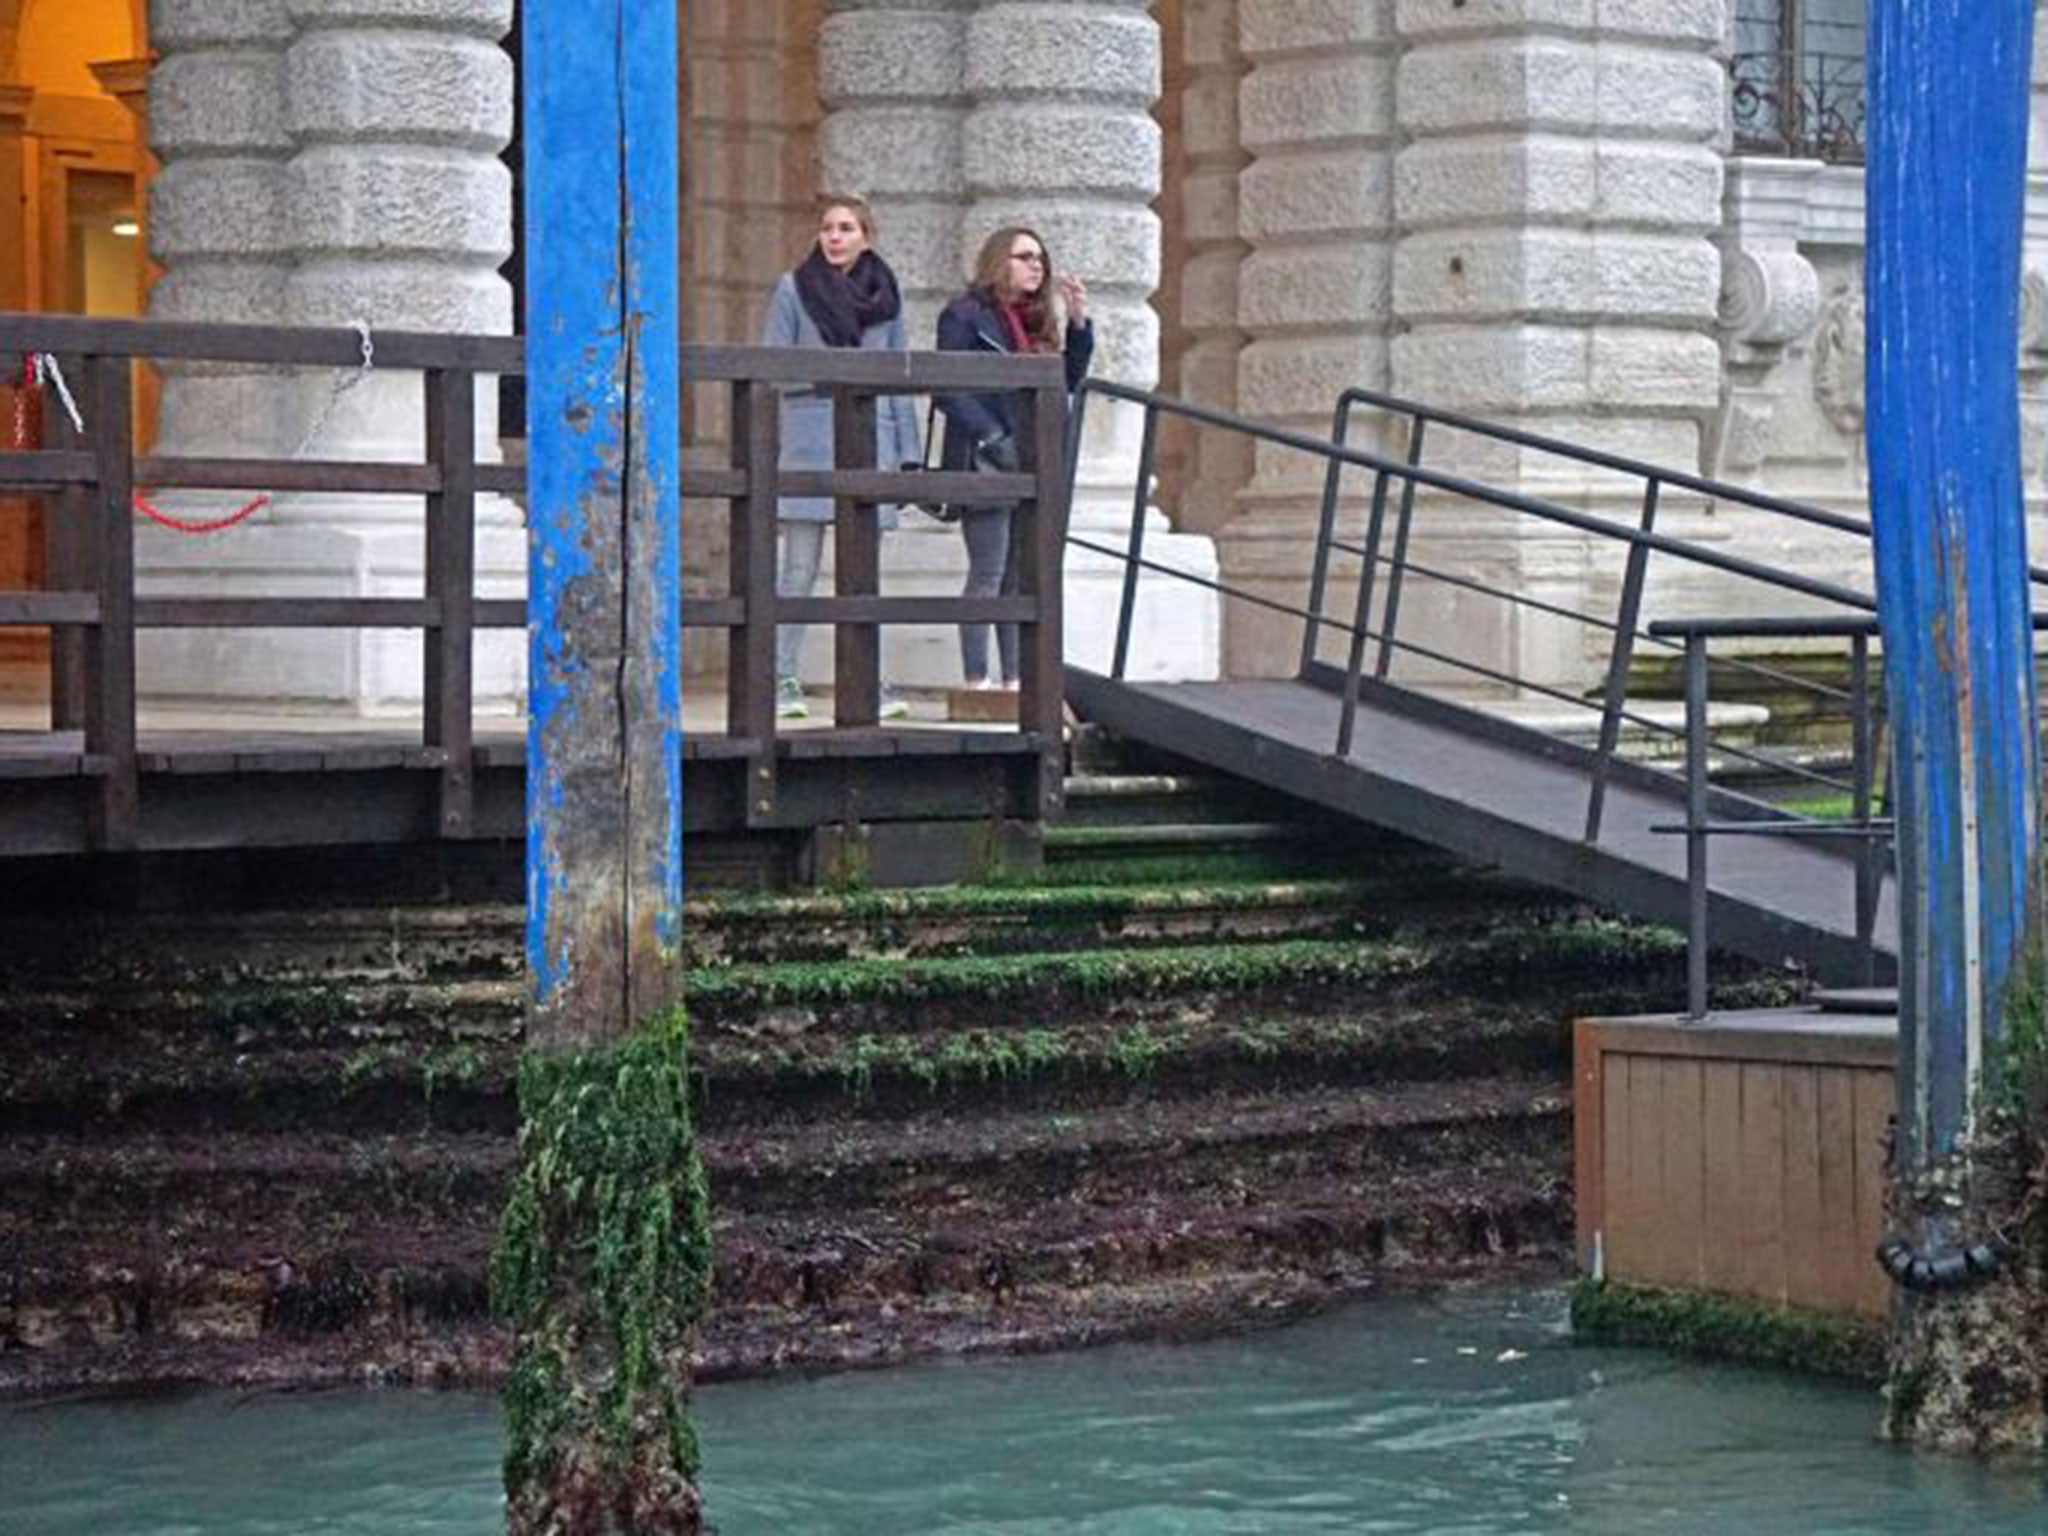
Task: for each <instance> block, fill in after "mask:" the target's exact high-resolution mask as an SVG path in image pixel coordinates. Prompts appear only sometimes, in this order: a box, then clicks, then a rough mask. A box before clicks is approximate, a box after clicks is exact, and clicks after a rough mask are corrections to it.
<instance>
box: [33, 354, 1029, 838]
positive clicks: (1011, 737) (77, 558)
mask: <svg viewBox="0 0 2048 1536" xmlns="http://www.w3.org/2000/svg"><path fill="white" fill-rule="evenodd" d="M29 354H42V355H46V356H48V357H52V358H55V359H57V361H58V365H59V368H60V369H61V374H62V377H63V378H64V379H65V380H67V381H68V384H67V389H68V391H69V392H70V393H71V394H72V395H73V397H74V402H75V405H76V408H77V415H78V419H79V421H80V422H81V423H82V425H83V431H82V432H80V431H79V430H77V428H76V427H74V425H73V423H72V421H71V419H70V411H69V409H68V408H67V407H66V406H65V404H64V401H63V400H62V399H61V398H60V396H59V395H58V393H57V391H56V388H55V385H54V380H55V378H56V374H54V373H53V374H52V375H51V378H52V384H51V386H50V387H49V388H48V389H47V391H46V394H47V398H46V399H45V400H44V401H43V402H42V405H43V409H42V420H43V423H44V428H45V430H44V433H43V438H42V442H41V444H40V445H39V446H36V447H32V448H26V447H25V448H17V449H11V450H8V451H4V452H0V515H10V514H11V515H16V516H22V515H31V516H32V515H36V514H37V513H39V514H40V519H41V526H42V535H41V536H42V537H43V539H44V540H45V543H46V547H47V561H46V567H47V577H46V584H45V588H44V589H43V590H38V591H12V592H0V628H13V629H17V630H19V629H32V630H41V631H46V632H47V633H48V635H49V636H50V641H49V657H50V661H49V698H50V711H49V716H48V719H47V721H46V722H36V723H34V724H32V725H30V726H29V727H28V728H25V729H13V730H7V731H0V856H23V855H63V854H81V853H107V852H125V851H169V850H188V849H202V848H238V847H275V846H291V845H302V844H347V845H363V844H391V843H422V842H427V843H431V842H458V843H459V842H464V841H474V840H481V839H494V838H495V839H505V838H510V839H514V840H516V839H518V838H519V837H520V836H521V834H522V831H523V827H524V820H525V799H524V795H525V791H524V787H523V770H524V766H525V761H526V751H527V738H526V731H525V727H524V725H523V724H522V723H520V722H517V721H503V722H501V723H497V724H493V723H490V722H488V721H486V722H483V723H479V722H478V720H477V719H476V718H475V715H474V711H473V706H472V698H471V693H472V689H471V657H472V648H473V643H474V638H475V636H476V634H477V632H478V631H479V630H487V629H517V630H523V629H524V627H525V625H526V604H525V603H524V602H523V601H518V600H509V601H508V600H499V599H486V598H480V597H478V596H477V595H476V592H475V527H476V504H477V498H478V496H479V495H481V494H484V493H491V492H496V493H500V494H503V495H507V496H512V497H515V498H516V497H519V496H521V495H523V493H524V490H525V475H524V472H523V470H521V469H519V468H517V467H514V466H510V465H506V464H502V463H497V462H493V461H492V460H493V459H494V458H495V455H486V454H484V453H481V452H480V451H479V448H480V445H479V442H478V439H477V435H476V428H475V423H476V410H475V402H476V381H477V379H478V377H479V376H480V375H497V376H501V377H505V376H514V375H517V374H519V373H521V372H522V371H523V370H524V368H525V358H524V347H523V344H522V343H521V341H520V340H519V339H518V338H515V337H490V338H487V337H466V336H435V335H408V334H391V333H380V334H378V335H377V336H376V337H375V357H376V364H377V368H378V369H379V371H380V372H404V373H411V374H413V375H415V376H417V377H418V378H419V380H420V389H421V394H420V399H421V406H420V409H421V412H422V424H423V427H424V432H423V441H424V443H425V452H424V454H423V456H422V457H421V458H420V459H419V460H417V461H414V462H375V463H370V462H354V461H350V462H336V461H308V460H280V459H262V458H232V459H222V458H193V457H166V456H161V455H142V456H138V454H137V453H136V450H135V438H136V433H135V426H134V422H135V414H136V413H135V400H136V382H137V375H138V368H139V367H143V366H151V365H161V364H171V365H179V366H189V365H195V364H200V365H207V364H211V365H231V366H235V367H240V368H269V369H277V370H289V369H301V370H305V369H325V370H336V369H351V368H354V367H356V366H358V365H359V362H360V355H361V339H360V337H359V336H358V335H357V333H356V332H354V331H347V330H333V331H312V330H307V331H281V330H276V329H267V328H255V327H238V326H225V325H182V324H167V323H162V322H130V321H88V320H79V319H71V318H63V317H45V316H27V315H0V356H6V357H8V358H10V359H19V358H21V357H23V356H24V355H29ZM683 373H684V377H685V378H686V380H688V381H689V383H690V384H691V385H692V386H693V387H695V388H696V389H698V390H718V391H722V392H723V393H724V395H725V397H726V403H727V406H728V409H729V412H730V420H731V422H732V434H731V437H732V452H731V458H730V462H729V464H727V465H726V466H723V467H709V468H706V467H699V468H686V469H685V470H684V471H683V482H682V487H681V490H682V495H683V496H684V497H685V498H688V499H691V500H692V501H694V502H695V503H696V504H697V505H699V506H701V507H703V508H704V514H705V515H713V516H716V515H719V514H718V513H717V512H716V511H713V510H712V509H713V508H716V507H718V506H719V505H720V504H722V505H723V508H724V512H723V515H724V517H725V519H726V524H727V529H728V533H729V537H728V543H729V547H730V551H731V558H730V566H729V572H728V579H727V581H726V583H725V584H724V586H723V587H722V588H721V589H719V590H714V591H709V592H703V593H695V594H686V596H685V599H684V607H683V623H684V624H685V626H689V627H694V628H697V629H711V630H716V631H721V632H723V634H724V636H725V640H726V658H727V663H728V664H727V666H726V668H725V672H726V680H725V684H724V688H723V694H722V697H720V698H714V699H710V700H706V701H704V702H705V704H706V706H707V707H706V708H704V709H700V710H695V711H693V715H694V716H695V718H694V720H693V724H695V725H696V726H698V727H699V728H698V729H695V730H693V731H691V732H690V733H688V734H687V735H686V737H685V740H684V743H683V753H684V757H685V759H686V762H687V763H688V765H689V772H690V778H689V785H690V789H689V794H688V796H687V797H686V805H685V808H684V820H685V827H686V830H689V831H692V832H697V833H766V834H770V835H775V834H781V833H795V832H802V831H807V830H809V829H813V828H817V827H821V826H836V825H840V824H842V823H852V822H857V823H859V824H861V825H862V826H867V827H872V826H875V825H884V826H888V825H923V826H927V827H929V826H935V825H936V826H944V825H945V824H947V823H951V824H953V825H954V826H955V827H956V828H957V826H958V824H959V822H961V821H962V820H970V819H972V820H978V821H980V822H983V823H986V822H987V821H989V820H990V819H995V820H997V821H1002V820H1013V821H1016V822H1019V823H1024V824H1035V823H1036V822H1037V821H1038V820H1039V819H1040V818H1041V817H1042V816H1043V815H1044V813H1045V811H1046V810H1047V809H1048V808H1049V807H1050V806H1052V805H1054V804H1055V803H1056V802H1057V800H1058V797H1059V794H1060V783H1061V778H1060V772H1059V750H1060V722H1061V713H1060V712H1061V694H1062V687H1061V674H1060V641H1059V636H1060V618H1059V584H1058V582H1057V581H1056V580H1051V579H1048V573H1051V572H1056V571H1057V570H1058V550H1059V543H1058V541H1059V537H1060V532H1061V529H1062V526H1063V523H1064V517H1063V515H1062V512H1063V507H1064V492H1063V489H1062V486H1063V478H1062V477H1063V473H1064V463H1063V459H1062V456H1061V453H1060V446H1061V444H1062V440H1063V432H1064V426H1065V420H1066V402H1065V397H1064V382H1063V379H1062V377H1061V372H1060V367H1059V364H1058V361H1057V360H1056V359H1055V360H1051V361H1047V360H1045V359H1033V358H1026V359H1013V358H996V357H974V356H967V355H964V354H896V355H882V354H876V353H855V354H845V353H831V352H824V351H806V352H784V351H775V350H766V349H759V348H736V349H707V348H695V347H692V348H685V349H684V355H683ZM792 389H803V390H809V391H822V392H825V393H828V394H830V395H831V396H832V397H833V399H834V401H835V410H836V411H837V413H838V422H839V426H840V431H839V434H838V440H839V441H840V442H842V443H847V442H852V443H872V442H873V441H874V436H873V431H872V428H871V425H870V423H871V422H872V417H873V411H874V409H875V404H874V402H875V400H876V398H877V396H878V395H881V394H894V393H923V392H929V391H932V390H935V389H948V390H953V389H959V390H974V391H983V390H989V389H1010V390H1019V391H1022V392H1024V393H1025V394H1026V395H1027V396H1028V397H1029V398H1030V399H1031V400H1032V401H1033V402H1034V410H1035V411H1036V414H1037V421H1038V427H1037V429H1036V433H1035V440H1034V441H1033V442H1032V443H1031V444H1030V445H1029V446H1028V449H1027V459H1026V463H1025V466H1024V468H1023V469H1022V471H1021V472H1020V473H1018V474H1016V475H1011V476H1003V477H989V476H976V477H974V478H973V479H972V481H971V482H970V480H969V477H967V476H966V475H961V474H953V475H948V474H940V473H929V474H908V473H903V472H899V471H898V470H896V469H893V468H892V469H889V470H886V471H883V470H877V469H875V468H874V467H873V466H872V465H864V464H859V463H854V462H848V463H844V464H842V465H841V466H840V467H837V468H834V469H831V470H821V471H803V472H797V471H782V470H780V469H779V468H778V458H779V442H778V433H779V425H780V424H779V411H778V404H779V401H780V399H781V396H782V394H783V393H784V392H785V391H787V390H792ZM970 484H971V485H972V487H973V489H974V490H975V492H976V493H977V494H979V495H981V496H989V495H999V496H1001V497H1003V498H1004V499H1014V500H1017V501H1019V502H1020V503H1022V504H1024V505H1025V506H1026V507H1027V508H1031V507H1037V508H1040V509H1042V511H1043V513H1044V515H1040V516H1025V517H1022V518H1019V519H1017V520H1016V523H1017V527H1018V529H1019V530H1020V543H1019V547H1018V549H1017V551H1016V555H1017V563H1018V567H1019V570H1020V575H1021V580H1020V591H1019V592H1018V593H1017V595H1015V596H1004V597H997V598H987V599H972V600H970V599H964V598H925V597H892V596H882V595H879V590H878V589H879V582H878V574H879V570H878V546H879V540H878V534H877V528H876V516H875V510H876V507H877V506H878V505H879V504H881V503H884V502H890V501H899V500H900V501H910V500H914V499H941V500H942V499H945V498H946V497H948V496H949V495H951V496H959V495H961V494H963V493H964V492H965V491H966V490H967V489H968V488H969V485H970ZM138 486H148V487H151V488H152V489H154V490H160V491H176V490H193V491H233V492H236V493H237V498H239V497H240V496H241V495H245V494H247V493H249V492H250V491H252V490H256V489H259V488H260V489H261V490H264V491H269V492H274V493H281V494H289V493H295V492H325V493H329V494H343V495H349V496H359V497H365V498H391V497H405V498H411V499H412V501H413V502H414V503H415V504H417V505H418V506H419V507H420V509H421V517H422V519H423V522H422V527H423V531H424V536H425V550H426V561H425V579H424V583H423V589H422V590H421V592H420V593H419V594H418V595H417V596H412V597H348V596H334V597H304V596H292V597H285V596H247V597H217V596H208V597H198V596H175V595H156V594H144V593H141V592H138V590H137V584H136V579H135V578H136V572H135V528H136V522H137V513H136V510H135V507H134V496H135V493H136V489H137V487H138ZM779 495H798V496H832V497H836V498H838V505H839V510H838V516H837V518H836V522H835V529H836V532H835V550H834V554H835V565H836V570H837V590H836V592H834V593H833V594H832V595H829V596H818V597H809V598H803V599H782V598H779V597H778V596H777V595H776V591H775V575H776V568H775V505H776V499H777V497H778V496H779ZM258 515H261V514H260V512H259V514H258ZM214 536H215V537H221V538H233V537H234V533H233V531H232V530H223V531H221V532H219V533H217V534H215V535H214ZM970 620H979V621H987V622H1006V623H1015V624H1018V625H1020V626H1021V627H1022V631H1023V636H1024V654H1025V657H1026V669H1025V676H1024V679H1023V687H1022V692H1021V699H1020V706H1019V714H1018V717H1017V722H1016V724H1014V725H1008V726H1002V727H995V728H964V727H963V728H956V727H950V726H946V725H943V724H931V723H923V722H920V723H917V724H915V725H908V726H902V727H898V726H894V725H883V724H882V723H880V721H879V719H878V715H879V710H878V702H879V697H878V685H879V666H878V662H879V655H880V648H879V634H880V627H881V626H883V625H887V624H954V623H960V622H965V621H970ZM779 622H795V623H810V624H825V625H831V626H833V627H834V630H835V634H836V672H835V678H836V687H835V698H834V718H833V721H832V724H831V726H830V728H828V729H822V730H820V729H798V730H783V729H780V728H779V725H778V721H777V718H776V714H775V677H774V675H773V665H774V636H775V627H776V625H777V624H778V623H779ZM371 627H375V628H386V629H412V630H417V631H419V632H420V633H421V634H422V636H423V639H424V646H423V654H422V673H421V679H420V681H421V697H422V699H423V705H422V709H421V713H420V716H419V720H418V722H417V724H416V725H396V724H394V725H390V726H384V725H379V724H376V723H371V722H364V723H362V724H360V725H358V726H353V727H351V728H347V729H334V728H332V727H331V726H330V727H328V728H320V729H315V728H313V727H311V726H308V725H305V724H299V725H294V724H293V723H292V722H291V721H290V720H289V719H276V718H273V719H267V720H261V721H258V722H254V723H248V722H245V723H241V724H229V723H214V724H212V725H209V726H204V727H194V726H192V725H191V724H189V723H187V724H184V725H182V726H167V725H165V724H162V723H156V724H154V725H153V723H152V720H151V717H150V716H149V714H148V713H147V712H146V711H140V710H138V702H137V692H136V645H137V637H138V635H139V634H140V633H142V632H144V631H147V630H151V629H179V628H184V629H193V628H204V629H214V630H226V631H230V632H234V633H237V634H241V635H244V636H247V637H248V638H249V640H250V641H251V642H252V643H255V642H260V638H261V632H262V631H266V630H278V629H312V628H318V629H353V628H371ZM935 762H942V763H944V764H945V765H946V771H945V772H943V773H934V772H932V771H931V768H932V765H933V764H934V763H935ZM955 840H956V841H957V838H956V839H955Z"/></svg>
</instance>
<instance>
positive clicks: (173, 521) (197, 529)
mask: <svg viewBox="0 0 2048 1536" xmlns="http://www.w3.org/2000/svg"><path fill="white" fill-rule="evenodd" d="M269 505H270V497H269V495H268V494H261V495H256V496H252V497H250V498H249V499H248V500H247V501H245V502H243V503H242V504H241V505H240V506H239V507H237V508H235V510H234V511H232V512H230V513H229V514H228V515H227V516H226V517H216V518H212V519H209V520H207V521H204V522H196V523H188V522H186V521H185V520H184V519H183V518H178V517H173V516H171V514H170V513H168V512H165V511H161V510H160V509H158V508H157V507H154V506H152V505H151V504H150V501H149V498H148V497H147V496H144V495H143V494H142V492H140V491H137V492H136V493H135V510H136V511H138V512H140V513H141V514H142V515H143V516H144V517H146V518H148V519H149V520H150V521H151V522H152V523H160V524H162V525H163V526H164V527H166V528H169V529H172V530H173V531H175V532H177V533H219V532H220V531H221V530H222V529H223V528H232V527H234V526H235V524H237V523H239V522H241V521H243V520H244V519H246V518H250V517H253V516H255V515H256V514H257V513H258V512H260V511H262V510H263V508H265V507H267V506H269Z"/></svg>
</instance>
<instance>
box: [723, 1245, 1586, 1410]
mask: <svg viewBox="0 0 2048 1536" xmlns="http://www.w3.org/2000/svg"><path fill="white" fill-rule="evenodd" d="M1565 1272H1566V1265H1565V1264H1564V1262H1563V1261H1562V1260H1561V1259H1560V1258H1557V1257H1554V1256H1552V1255H1550V1254H1548V1253H1545V1254H1539V1255H1536V1256H1530V1257H1508V1256H1503V1255H1499V1254H1484V1255H1476V1256H1471V1257H1466V1258H1458V1257H1452V1256H1443V1257H1434V1258H1417V1259H1416V1260H1414V1261H1412V1262H1408V1263H1404V1264H1401V1265H1399V1266H1386V1265H1381V1264H1370V1265H1362V1266H1359V1267H1357V1268H1351V1267H1348V1266H1346V1265H1343V1264H1334V1265H1331V1266H1329V1267H1327V1268H1325V1269H1323V1270H1321V1271H1320V1272H1305V1271H1295V1270H1280V1271H1277V1272H1276V1271H1271V1270H1267V1269H1265V1268H1263V1267H1261V1266H1253V1267H1250V1268H1247V1269H1242V1270H1218V1271H1215V1272H1209V1273H1197V1274H1177V1275H1169V1276H1162V1277H1160V1278H1157V1279H1153V1280H1140V1281H1133V1282H1128V1283H1123V1284H1114V1285H1102V1286H1095V1287H1090V1288H1087V1289H1085V1290H1082V1291H1076V1290H1074V1289H1071V1288H1069V1287H1066V1286H1059V1285H1054V1286H1035V1285H1034V1286H1019V1287H1016V1288H1014V1289H1002V1290H996V1291H985V1292H983V1293H981V1294H978V1295H961V1294H958V1293H950V1292H949V1293H946V1294H943V1295H939V1296H935V1297H930V1298H925V1299H920V1300H917V1301H914V1302H912V1303H909V1304H905V1305H900V1306H888V1307H873V1306H860V1305H855V1306H848V1307H843V1308H834V1309H829V1310H828V1311H827V1312H826V1313H825V1314H824V1315H823V1316H822V1317H820V1316H818V1315H815V1314H813V1313H812V1312H810V1311H808V1310H797V1311H791V1310H788V1309H784V1308H778V1307H772V1306H766V1307H759V1308H747V1309H738V1308H727V1309H724V1310H721V1311H718V1312H715V1313H713V1315H712V1316H711V1318H710V1319H709V1321H708V1323H707V1326H706V1328H705V1330H704V1336H703V1339H702V1341H701V1343H700V1345H699V1349H698V1360H697V1367H696V1371H695V1376H696V1379H697V1380H699V1381H707V1382H708V1381H721V1380H728V1379H731V1378H735V1377H748V1376H761V1375H765V1374H768V1373H771V1372H777V1371H806V1372H808V1371H829V1370H845V1369H849V1368H872V1367H876V1366H885V1365H894V1364H899V1363H901V1362H904V1361H908V1360H914V1359H918V1358H921V1357H927V1356H932V1355H947V1356H966V1355H988V1354H1043V1353H1047V1352H1049V1351H1052V1350H1056V1349H1080V1348H1088V1347H1093V1346H1097V1345H1102V1344H1114V1343H1122V1342H1129V1341H1134V1340H1144V1341H1148V1342H1149V1341H1171V1342H1192V1341H1195V1340H1199V1339H1204V1338H1212V1337H1215V1336H1216V1335H1218V1334H1228V1333H1241V1332H1244V1331H1246V1330H1248V1329H1252V1328H1259V1327H1273V1326H1278V1325H1279V1324H1282V1323H1286V1322H1291V1321H1294V1320H1297V1319H1300V1318H1304V1317H1308V1316H1312V1315H1313V1314H1315V1313H1316V1312H1318V1311H1322V1310H1324V1309H1327V1308H1329V1307H1332V1306H1336V1305H1338V1304H1341V1303H1344V1302H1348V1301H1356V1300H1358V1299H1360V1298H1362V1297H1365V1296H1369V1295H1372V1294H1375V1293H1379V1292H1389V1291H1396V1292H1397V1291H1401V1290H1405V1289H1408V1288H1418V1289H1419V1288H1424V1287H1428V1288H1432V1289H1436V1288H1441V1287H1443V1286H1445V1285H1455V1284H1458V1283H1460V1282H1463V1281H1468V1280H1469V1281H1483V1282H1485V1283H1488V1284H1510V1283H1517V1281H1519V1283H1522V1284H1525V1285H1529V1286H1532V1287H1533V1286H1535V1285H1542V1284H1552V1283H1555V1281H1556V1280H1558V1279H1559V1278H1560V1277H1561V1276H1562V1275H1563V1274H1564V1273H1565ZM1361 1326H1370V1324H1369V1322H1362V1323H1361Z"/></svg>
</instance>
